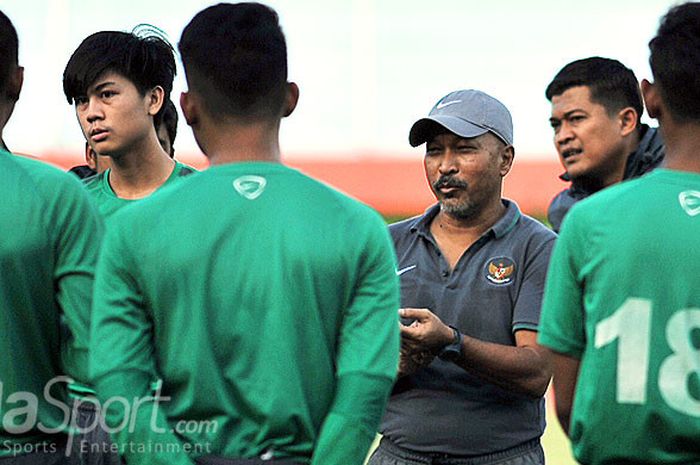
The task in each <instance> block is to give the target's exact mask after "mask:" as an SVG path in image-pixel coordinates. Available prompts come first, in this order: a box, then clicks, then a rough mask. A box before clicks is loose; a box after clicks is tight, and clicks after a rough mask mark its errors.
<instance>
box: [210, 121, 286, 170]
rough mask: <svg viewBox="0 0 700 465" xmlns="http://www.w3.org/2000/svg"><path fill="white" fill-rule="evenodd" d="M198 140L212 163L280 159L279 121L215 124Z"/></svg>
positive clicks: (277, 160) (273, 160)
mask: <svg viewBox="0 0 700 465" xmlns="http://www.w3.org/2000/svg"><path fill="white" fill-rule="evenodd" d="M199 140H200V142H203V146H202V149H203V150H204V151H205V153H206V154H207V157H208V158H209V161H210V162H211V164H212V165H224V164H227V163H240V162H246V161H264V162H277V163H279V161H280V147H279V121H278V122H276V123H259V122H258V123H251V124H235V125H225V126H223V125H222V126H218V127H216V128H212V129H211V130H209V134H202V137H200V139H199Z"/></svg>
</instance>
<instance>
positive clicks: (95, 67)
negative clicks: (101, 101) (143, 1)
mask: <svg viewBox="0 0 700 465" xmlns="http://www.w3.org/2000/svg"><path fill="white" fill-rule="evenodd" d="M106 72H115V73H117V74H119V75H121V76H123V77H125V78H127V79H128V80H129V81H131V82H132V83H133V84H134V85H135V86H136V88H137V89H138V91H139V93H141V95H146V92H148V91H149V90H151V89H153V88H154V87H156V86H161V87H162V88H163V90H164V91H165V100H166V101H167V100H170V92H171V91H172V89H173V77H174V76H175V58H174V53H173V47H172V45H170V43H168V41H167V40H166V39H165V38H164V37H163V33H162V32H160V31H159V30H158V29H156V28H154V27H152V26H146V25H143V26H137V27H136V28H135V29H134V30H133V31H132V32H119V31H102V32H97V33H95V34H92V35H90V36H88V37H87V38H86V39H85V40H83V42H82V43H81V44H80V46H79V47H78V48H77V49H76V50H75V52H73V55H72V56H71V57H70V60H68V64H67V65H66V69H65V71H64V72H63V92H64V93H65V94H66V98H67V99H68V103H70V104H73V103H74V101H75V99H76V97H80V96H84V95H85V94H86V93H87V90H88V88H89V87H90V86H91V85H93V84H94V83H95V81H96V80H97V79H98V78H99V77H100V76H102V75H103V74H104V73H106ZM164 110H165V105H163V106H162V107H161V109H160V111H159V112H158V113H157V114H156V115H155V117H154V121H155V125H156V127H157V126H158V125H159V124H160V120H161V118H162V117H163V112H164Z"/></svg>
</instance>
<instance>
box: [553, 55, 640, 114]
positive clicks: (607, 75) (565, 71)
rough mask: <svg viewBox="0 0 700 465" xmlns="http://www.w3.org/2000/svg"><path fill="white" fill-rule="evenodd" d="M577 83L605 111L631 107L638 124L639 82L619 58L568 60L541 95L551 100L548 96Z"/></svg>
mask: <svg viewBox="0 0 700 465" xmlns="http://www.w3.org/2000/svg"><path fill="white" fill-rule="evenodd" d="M578 86H586V87H588V89H589V90H590V92H591V101H593V102H595V103H598V104H600V105H602V106H603V107H605V109H606V110H607V112H608V114H613V113H616V112H618V111H620V110H622V109H623V108H627V107H632V108H634V109H635V110H636V111H637V115H638V120H637V124H639V120H640V119H641V117H642V112H643V111H644V106H643V103H642V94H641V92H640V90H639V83H638V82H637V78H636V76H635V75H634V72H633V71H632V70H631V69H629V68H628V67H626V66H625V65H623V64H622V63H620V62H619V61H617V60H613V59H610V58H602V57H590V58H584V59H582V60H576V61H572V62H571V63H569V64H568V65H566V66H564V67H563V68H562V69H561V70H560V71H559V72H558V73H557V75H556V76H554V79H552V82H550V83H549V85H548V86H547V90H546V91H545V95H546V96H547V100H549V101H550V102H551V101H552V97H555V96H558V95H561V94H563V93H564V92H566V91H567V90H568V89H570V88H572V87H578Z"/></svg>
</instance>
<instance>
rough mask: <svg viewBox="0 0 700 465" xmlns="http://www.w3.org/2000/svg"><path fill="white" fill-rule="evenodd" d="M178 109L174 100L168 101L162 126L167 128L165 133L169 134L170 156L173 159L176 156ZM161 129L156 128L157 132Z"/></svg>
mask: <svg viewBox="0 0 700 465" xmlns="http://www.w3.org/2000/svg"><path fill="white" fill-rule="evenodd" d="M177 121H178V115H177V108H175V104H174V103H173V101H172V100H170V99H168V101H166V102H165V111H163V120H162V121H161V123H160V124H161V125H163V126H165V132H167V133H168V138H169V139H170V153H169V155H170V156H171V157H173V156H174V155H175V137H177ZM159 129H160V126H156V132H157V131H158V130H159Z"/></svg>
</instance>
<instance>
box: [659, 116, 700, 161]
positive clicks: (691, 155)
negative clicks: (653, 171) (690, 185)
mask: <svg viewBox="0 0 700 465" xmlns="http://www.w3.org/2000/svg"><path fill="white" fill-rule="evenodd" d="M661 132H662V134H663V137H664V144H665V146H666V156H665V160H664V168H668V169H671V170H677V171H689V172H693V173H700V123H685V124H675V123H674V124H666V125H664V124H662V125H661Z"/></svg>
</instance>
